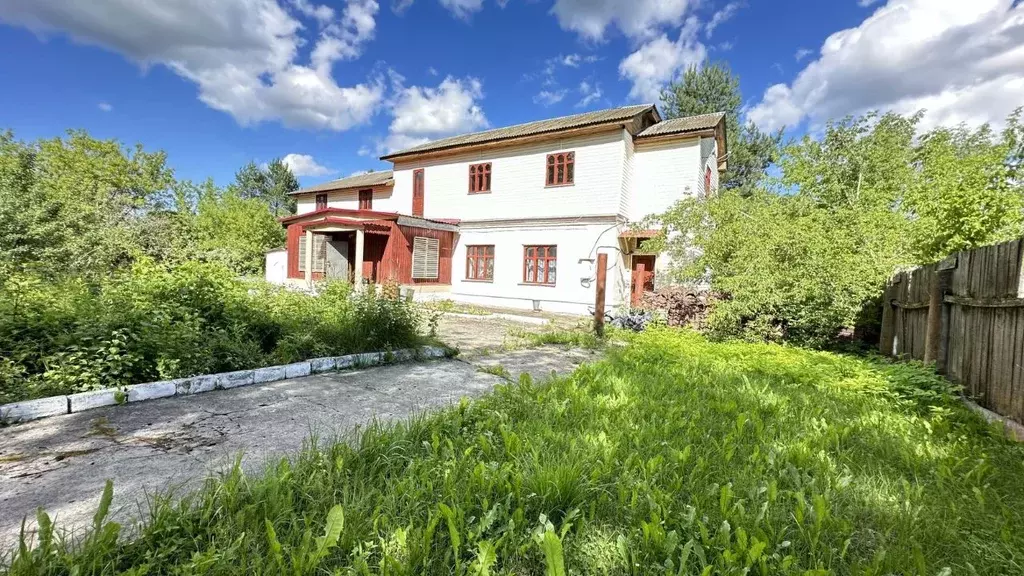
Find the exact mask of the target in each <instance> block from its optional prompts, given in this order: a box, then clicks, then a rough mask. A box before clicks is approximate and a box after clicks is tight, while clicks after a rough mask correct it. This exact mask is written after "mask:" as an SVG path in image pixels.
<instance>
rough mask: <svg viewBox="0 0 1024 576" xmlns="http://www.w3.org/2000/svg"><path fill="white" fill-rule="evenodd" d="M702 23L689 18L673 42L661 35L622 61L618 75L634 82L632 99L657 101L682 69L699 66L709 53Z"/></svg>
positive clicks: (631, 91) (630, 96) (631, 93)
mask: <svg viewBox="0 0 1024 576" xmlns="http://www.w3.org/2000/svg"><path fill="white" fill-rule="evenodd" d="M699 31H700V23H699V22H698V21H697V19H696V18H694V17H692V16H691V17H690V18H688V19H687V21H686V24H685V25H684V26H683V27H682V29H681V30H680V31H679V39H678V40H677V41H675V42H672V41H671V40H669V39H668V36H667V35H665V34H662V35H660V36H658V37H657V38H654V39H653V40H649V41H648V42H646V43H644V44H643V45H641V46H640V47H639V48H638V49H637V50H636V51H635V52H633V53H632V54H630V55H629V56H627V57H626V58H625V59H624V60H622V62H620V63H619V75H620V76H622V77H623V78H627V79H628V80H630V81H631V82H632V83H633V87H632V89H630V91H629V99H630V100H634V101H641V102H657V101H658V100H660V98H661V90H662V88H664V87H665V85H666V84H668V83H669V82H670V81H672V80H673V79H675V78H676V77H677V76H678V75H679V73H680V72H682V71H683V70H685V69H686V68H688V67H690V66H699V65H700V64H701V62H703V61H704V58H705V57H706V56H707V48H706V47H705V46H704V45H703V44H701V43H700V41H699V40H698V39H697V36H698V33H699Z"/></svg>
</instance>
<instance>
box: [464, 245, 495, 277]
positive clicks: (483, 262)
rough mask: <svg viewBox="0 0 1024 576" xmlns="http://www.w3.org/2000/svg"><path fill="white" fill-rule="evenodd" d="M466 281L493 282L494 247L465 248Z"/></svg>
mask: <svg viewBox="0 0 1024 576" xmlns="http://www.w3.org/2000/svg"><path fill="white" fill-rule="evenodd" d="M466 280H488V281H490V280H494V245H493V244H491V245H488V246H466Z"/></svg>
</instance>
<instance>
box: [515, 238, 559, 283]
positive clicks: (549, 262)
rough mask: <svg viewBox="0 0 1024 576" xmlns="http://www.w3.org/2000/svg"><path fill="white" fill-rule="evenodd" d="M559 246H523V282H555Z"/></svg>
mask: <svg viewBox="0 0 1024 576" xmlns="http://www.w3.org/2000/svg"><path fill="white" fill-rule="evenodd" d="M557 248H558V247H557V246H523V283H524V284H546V285H554V284H555V272H556V268H557V258H556V256H557V255H558V254H557Z"/></svg>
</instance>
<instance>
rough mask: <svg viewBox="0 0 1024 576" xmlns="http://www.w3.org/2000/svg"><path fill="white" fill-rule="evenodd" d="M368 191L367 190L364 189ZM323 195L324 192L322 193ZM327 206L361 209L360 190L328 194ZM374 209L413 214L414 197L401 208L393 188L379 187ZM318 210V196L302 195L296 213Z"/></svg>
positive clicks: (374, 192) (337, 191)
mask: <svg viewBox="0 0 1024 576" xmlns="http://www.w3.org/2000/svg"><path fill="white" fill-rule="evenodd" d="M363 190H366V188H363ZM321 194H322V192H321ZM327 206H328V207H329V208H345V209H347V210H358V209H359V190H334V191H331V192H328V193H327ZM373 209H374V210H376V211H378V212H400V213H402V214H412V195H411V194H410V196H409V204H408V205H406V206H399V204H398V201H397V200H396V199H395V197H394V191H393V190H392V189H391V187H390V186H389V187H382V186H377V187H375V188H373ZM314 210H316V194H315V193H312V192H311V193H309V194H302V195H300V196H299V197H298V201H297V202H296V208H295V213H296V214H306V213H308V212H312V211H314Z"/></svg>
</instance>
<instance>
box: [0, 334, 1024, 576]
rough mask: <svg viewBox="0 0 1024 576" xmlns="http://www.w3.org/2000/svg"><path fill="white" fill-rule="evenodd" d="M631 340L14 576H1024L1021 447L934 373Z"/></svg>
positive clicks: (42, 557) (221, 488)
mask: <svg viewBox="0 0 1024 576" xmlns="http://www.w3.org/2000/svg"><path fill="white" fill-rule="evenodd" d="M625 338H628V339H629V340H630V342H629V344H628V345H627V346H626V347H624V348H622V349H612V350H610V351H609V354H610V356H609V358H608V359H607V360H606V361H603V362H601V363H598V364H596V365H590V366H585V367H583V368H581V369H579V370H578V371H577V372H576V373H575V374H573V375H572V376H571V377H569V378H564V379H560V380H556V381H554V382H553V383H551V384H550V385H545V386H537V385H534V384H533V383H531V382H530V381H529V379H528V378H523V379H522V380H520V381H519V383H517V384H509V385H505V386H502V387H500V388H499V389H497V390H496V391H495V392H494V393H492V394H490V395H488V396H487V397H485V398H483V399H481V400H479V401H476V402H463V403H461V404H460V405H459V406H457V407H453V408H451V409H449V410H446V411H444V412H441V413H437V414H433V415H429V416H420V417H417V418H413V419H411V420H408V421H405V422H401V423H398V424H395V425H387V426H385V425H375V426H372V427H371V428H370V429H368V430H365V431H364V432H363V433H362V434H361V436H360V437H359V438H357V439H355V441H354V442H351V443H331V444H329V445H324V446H320V447H311V448H309V449H307V450H304V451H303V452H302V453H301V454H299V455H297V456H296V458H295V459H294V461H291V462H285V461H283V462H281V463H279V464H278V465H276V466H274V467H272V468H270V469H268V470H267V471H266V472H265V473H264V474H263V475H261V476H253V477H248V476H244V475H242V474H241V473H239V472H238V471H237V470H236V471H235V472H233V473H231V474H229V475H227V476H225V477H224V478H222V479H220V480H216V481H211V482H210V483H209V484H208V485H207V487H206V489H204V490H202V491H200V492H198V493H196V494H195V495H193V496H191V497H188V498H186V499H185V500H184V501H181V502H180V503H176V504H172V503H167V502H165V503H162V504H160V505H158V506H157V507H156V509H155V511H154V513H153V516H152V518H151V519H150V520H149V521H148V523H147V524H146V526H144V527H142V528H141V530H140V532H139V537H138V538H136V539H134V540H131V541H124V540H122V541H121V542H120V543H119V544H116V545H115V544H114V543H113V541H112V540H111V539H110V538H109V537H95V538H92V539H91V540H89V541H87V542H86V543H85V544H83V545H79V546H73V545H70V544H69V543H66V542H61V541H60V539H59V536H54V539H53V541H52V542H50V543H45V544H42V545H38V546H37V548H36V551H35V552H28V553H26V552H21V553H18V555H17V556H16V557H15V564H14V567H13V568H12V570H11V573H12V574H63V573H71V572H73V567H78V570H77V573H78V574H100V573H104V574H106V573H116V572H119V571H124V572H127V571H132V570H135V571H136V572H135V573H140V574H141V573H180V574H198V573H203V574H240V573H249V574H251V573H265V574H279V573H282V571H285V572H290V573H303V574H315V573H317V574H319V573H322V574H330V573H336V574H563V573H564V574H637V575H639V574H703V575H708V574H729V575H733V574H735V575H741V574H761V575H768V574H801V575H816V574H858V575H860V574H864V575H869V574H870V575H887V574H927V575H935V574H942V573H944V571H945V570H946V569H948V570H949V572H948V573H952V574H993V575H995V574H1000V575H1001V574H1021V573H1024V567H1022V561H1024V448H1022V447H1021V446H1020V445H1017V444H1013V443H1011V442H1009V441H1007V440H1006V439H1004V438H1001V437H997V436H995V435H993V433H992V431H991V430H990V429H989V428H987V427H986V426H985V425H984V423H982V422H981V421H980V420H978V419H977V418H976V417H975V416H974V415H973V414H971V413H970V412H968V411H967V410H966V409H964V408H963V407H962V406H961V405H960V404H959V402H958V400H957V399H956V398H955V396H954V394H953V390H952V388H951V387H950V386H949V385H948V384H947V383H945V382H944V381H943V380H941V379H939V378H937V377H935V376H934V375H932V374H930V373H929V372H928V371H927V370H926V369H925V368H923V367H920V366H915V365H903V364H889V363H885V362H883V361H875V360H871V359H864V358H854V357H844V356H839V355H834V354H827V353H820V352H809V351H805V350H800V349H796V348H787V347H781V346H772V345H755V344H742V343H710V342H708V341H706V340H704V339H703V338H701V337H700V336H697V335H695V334H691V333H687V332H677V331H671V330H653V331H649V332H646V333H643V334H639V335H636V336H625ZM335 506H340V508H334V507H335ZM332 509H333V510H336V512H334V513H333V514H332V516H331V518H332V521H331V522H328V514H329V512H331V511H332ZM337 510H340V511H342V512H337ZM342 515H343V518H342ZM339 525H342V527H341V528H340V530H339V529H338V528H339ZM108 526H109V525H108ZM103 530H106V531H113V530H114V529H113V528H104V529H103ZM333 532H337V533H336V535H335V536H332V534H333ZM101 533H102V532H101ZM271 533H273V537H271ZM43 540H49V539H48V538H44V539H43ZM320 544H323V545H325V546H326V548H324V547H321V546H319V545H320ZM329 544H333V545H330V546H327V545H329ZM278 547H279V548H278ZM282 566H285V567H286V568H287V569H286V570H282V569H281V567H282Z"/></svg>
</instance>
